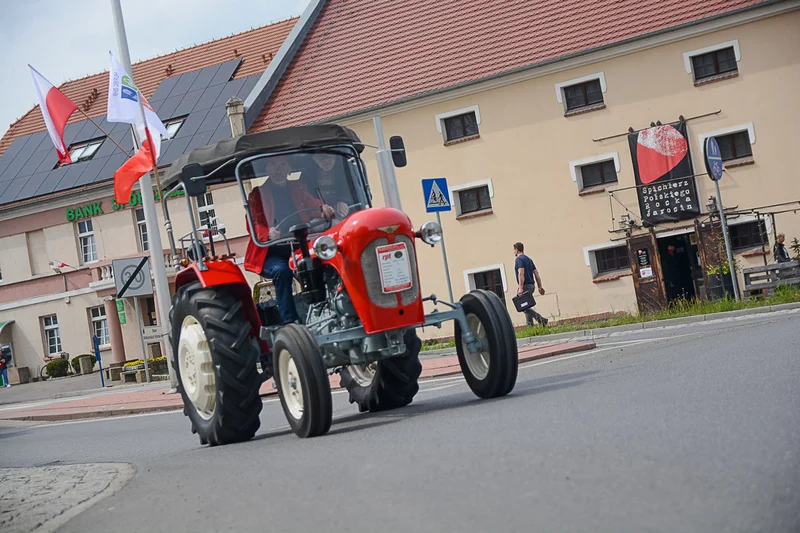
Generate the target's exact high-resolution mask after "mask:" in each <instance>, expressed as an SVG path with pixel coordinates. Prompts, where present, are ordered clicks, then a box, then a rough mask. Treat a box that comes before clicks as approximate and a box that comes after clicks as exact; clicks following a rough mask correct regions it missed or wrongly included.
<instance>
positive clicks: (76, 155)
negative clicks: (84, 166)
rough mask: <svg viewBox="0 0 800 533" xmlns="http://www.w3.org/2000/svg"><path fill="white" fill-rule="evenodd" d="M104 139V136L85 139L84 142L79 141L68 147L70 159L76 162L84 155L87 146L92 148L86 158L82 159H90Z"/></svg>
mask: <svg viewBox="0 0 800 533" xmlns="http://www.w3.org/2000/svg"><path fill="white" fill-rule="evenodd" d="M105 140H106V139H105V137H104V138H102V139H94V140H91V141H86V142H82V143H79V144H77V145H75V146H74V147H72V148H70V150H69V157H70V159H71V160H72V162H73V163H77V162H78V161H79V160H80V159H81V157H83V156H84V154H85V153H86V151H87V150H88V149H89V148H92V151H91V152H90V153H89V155H88V157H86V159H84V161H89V160H90V159H92V158H93V157H94V154H96V153H97V151H98V150H99V149H100V147H101V146H102V145H103V141H105Z"/></svg>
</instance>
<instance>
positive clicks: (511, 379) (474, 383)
mask: <svg viewBox="0 0 800 533" xmlns="http://www.w3.org/2000/svg"><path fill="white" fill-rule="evenodd" d="M461 304H462V306H463V308H464V313H465V314H466V315H467V323H468V324H469V326H470V330H471V331H472V334H473V335H474V336H475V337H476V338H477V339H479V340H481V341H482V342H483V343H484V349H483V350H481V351H480V352H478V353H470V351H469V349H468V348H467V343H466V342H465V341H464V337H463V332H462V329H461V324H460V323H459V322H456V328H455V329H456V352H457V353H458V362H459V365H460V366H461V371H462V372H463V373H464V378H465V379H466V380H467V384H468V385H469V388H470V389H472V392H474V393H475V395H476V396H478V397H480V398H497V397H499V396H505V395H506V394H508V393H509V392H511V391H512V390H513V389H514V385H515V384H516V382H517V373H518V370H519V354H518V351H517V339H516V335H515V333H514V326H513V324H512V323H511V318H510V317H509V316H508V311H507V310H506V309H505V306H504V305H503V302H502V301H500V298H498V297H497V295H496V294H494V293H493V292H489V291H483V290H476V291H472V292H470V293H469V294H465V295H464V296H463V297H462V298H461Z"/></svg>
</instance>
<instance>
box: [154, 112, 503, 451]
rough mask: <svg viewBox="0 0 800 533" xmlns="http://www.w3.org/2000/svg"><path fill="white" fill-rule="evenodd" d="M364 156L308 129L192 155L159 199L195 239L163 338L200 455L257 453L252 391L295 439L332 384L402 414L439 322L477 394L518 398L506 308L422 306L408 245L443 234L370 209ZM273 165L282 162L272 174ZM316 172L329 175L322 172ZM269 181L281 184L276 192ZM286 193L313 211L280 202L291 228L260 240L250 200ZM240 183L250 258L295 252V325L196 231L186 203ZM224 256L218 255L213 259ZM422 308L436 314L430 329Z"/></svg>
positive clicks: (321, 427) (483, 295)
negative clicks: (265, 387)
mask: <svg viewBox="0 0 800 533" xmlns="http://www.w3.org/2000/svg"><path fill="white" fill-rule="evenodd" d="M392 146H393V148H394V149H393V150H392V159H393V160H394V164H395V165H396V166H404V165H405V157H406V154H405V149H404V147H403V144H402V139H400V138H399V137H394V138H393V139H392ZM363 149H364V145H363V144H362V142H361V141H360V140H359V138H358V136H357V135H356V134H355V133H354V132H353V131H351V130H350V129H348V128H345V127H342V126H337V125H317V126H302V127H297V128H287V129H282V130H273V131H268V132H264V133H257V134H252V135H244V136H241V137H238V138H235V139H227V140H223V141H220V142H218V143H217V144H215V145H211V146H206V147H202V148H198V149H195V150H193V151H192V152H190V153H188V154H184V155H183V156H181V157H180V158H179V159H178V160H177V161H175V162H174V163H173V164H172V166H171V167H170V169H169V171H168V172H167V176H166V177H165V182H164V184H165V187H166V188H167V189H169V190H168V191H167V192H166V193H165V194H164V195H163V197H164V199H166V198H167V197H168V196H169V195H170V194H171V193H173V192H175V191H178V190H179V189H183V190H184V191H185V193H186V198H187V201H188V204H189V212H190V214H191V215H192V216H191V219H192V226H191V227H192V231H191V233H190V234H188V235H186V236H184V237H183V238H181V239H180V248H181V250H182V256H183V258H184V259H183V260H182V261H181V263H180V266H179V267H178V269H179V271H178V273H177V276H176V279H175V295H174V296H173V303H172V309H171V313H170V322H171V328H172V329H171V331H172V334H171V343H172V350H173V366H174V368H175V370H176V373H177V376H178V381H179V386H178V389H179V391H180V394H181V396H182V398H183V403H184V413H185V414H186V415H187V416H188V417H189V419H190V420H191V423H192V432H193V433H197V434H199V436H200V442H201V443H203V444H211V445H215V444H226V443H231V442H237V441H243V440H247V439H250V438H252V437H253V435H255V433H256V431H257V430H258V428H259V424H260V421H259V414H260V412H261V408H262V402H261V398H260V396H259V388H260V386H261V384H262V383H263V382H264V381H266V380H267V379H269V378H273V377H274V379H275V383H276V385H277V389H278V394H279V396H280V400H281V405H282V407H283V411H284V413H285V415H286V418H287V420H288V422H289V425H290V426H291V428H292V429H293V431H294V432H295V433H296V434H297V435H298V436H299V437H313V436H317V435H322V434H324V433H326V432H327V431H328V430H329V429H330V426H331V420H332V399H331V390H330V384H329V375H330V374H333V373H337V372H338V373H339V374H340V375H341V384H342V386H343V387H346V388H347V390H348V392H349V396H350V402H351V403H356V404H358V407H359V409H360V410H361V411H370V412H372V411H380V410H387V409H394V408H397V407H403V406H405V405H408V404H409V403H411V401H412V399H413V398H414V395H415V394H416V393H417V392H418V390H419V385H418V380H419V376H420V373H421V370H422V365H421V363H420V360H419V352H420V347H421V342H420V339H419V337H418V336H417V334H416V329H417V328H419V327H424V326H435V327H440V326H441V324H442V323H443V322H445V321H448V320H453V321H455V338H456V350H457V353H458V360H459V363H460V366H461V369H462V371H463V373H464V376H465V378H466V381H467V383H468V384H469V387H470V388H471V389H472V391H473V392H474V393H475V394H476V395H477V396H479V397H481V398H495V397H499V396H504V395H506V394H508V393H509V392H510V391H511V390H512V389H513V388H514V385H515V383H516V378H517V365H518V354H517V344H516V340H515V335H514V329H513V326H512V324H511V319H510V317H509V315H508V312H507V310H506V308H505V306H504V305H503V303H502V302H501V300H500V299H499V298H498V297H497V296H496V295H495V294H494V293H491V292H487V291H481V290H476V291H472V292H470V293H469V294H466V295H465V296H463V297H462V298H461V301H460V302H457V303H451V302H445V301H441V300H438V299H437V298H436V296H435V295H431V296H428V297H424V296H423V294H422V287H421V284H420V279H419V269H418V265H417V254H416V243H417V241H422V242H423V243H424V244H427V245H430V246H434V245H435V244H436V243H437V242H439V241H440V240H441V236H442V230H441V227H440V226H439V225H438V224H437V223H435V222H426V223H425V224H423V225H422V226H421V227H420V228H419V229H418V230H415V228H414V226H413V225H412V223H411V220H410V219H409V217H408V216H407V215H406V214H405V213H403V212H402V211H400V210H398V209H393V208H389V207H372V196H371V193H370V188H369V184H368V182H367V176H366V171H365V166H364V162H363V160H362V159H361V155H360V154H361V152H362V151H363ZM320 154H322V155H324V156H325V157H319V156H320ZM272 158H280V163H281V164H280V165H277V164H276V161H277V160H272ZM323 159H324V160H325V161H326V162H325V167H326V168H324V169H323V170H324V172H322V171H320V167H319V164H320V161H321V160H323ZM331 161H333V163H331ZM275 168H282V169H283V170H281V171H280V172H281V173H282V175H281V176H280V177H279V176H278V174H277V172H279V171H276V170H274V169H275ZM323 174H325V175H327V176H328V177H331V176H333V178H334V183H333V184H332V183H331V181H330V180H328V181H327V182H324V183H323V182H321V181H320V179H319V176H321V175H323ZM284 177H285V178H286V179H288V180H289V181H290V182H294V184H293V185H292V187H293V189H292V190H295V189H298V190H299V189H302V190H303V191H305V193H306V196H305V197H306V198H307V197H308V195H311V196H312V197H314V198H318V199H319V202H316V203H315V204H314V205H312V207H302V206H303V205H304V204H303V203H302V201H300V202H294V201H292V200H294V199H296V198H295V197H291V196H289V195H287V196H285V197H283V198H271V199H270V200H269V201H270V202H272V203H271V204H270V207H271V208H272V211H270V213H272V212H277V211H282V212H283V213H286V212H287V209H288V210H289V211H290V214H289V216H285V217H283V218H282V219H281V220H278V219H277V217H276V218H275V219H274V220H270V221H269V225H270V227H271V228H274V231H272V230H270V231H269V232H268V234H265V233H264V231H262V229H261V228H259V227H258V220H257V217H260V216H262V214H263V212H264V206H263V205H258V203H259V197H260V195H259V194H253V192H252V191H253V190H255V191H260V190H261V189H260V188H259V187H264V186H266V185H267V183H268V181H269V180H270V179H273V180H281V179H283V178H284ZM315 177H316V178H317V179H316V181H315ZM234 180H235V181H236V182H237V183H238V185H239V189H240V192H241V195H242V200H243V203H244V208H245V212H246V221H247V226H248V231H249V233H250V235H251V246H256V247H261V248H267V250H279V249H280V247H283V249H284V250H286V249H288V250H289V254H288V259H287V261H288V263H289V265H290V267H291V269H292V272H291V276H292V277H293V280H291V281H290V282H291V283H293V284H294V286H295V287H296V289H297V290H295V291H294V294H293V296H292V298H293V302H294V303H295V307H296V309H297V311H298V315H299V316H300V320H297V321H295V322H293V323H289V324H284V322H285V320H284V319H285V317H282V316H281V313H280V312H279V311H278V306H277V303H276V301H275V300H274V299H270V300H268V301H266V302H257V303H256V302H254V301H253V298H252V295H251V291H250V288H249V286H248V284H247V282H246V280H245V277H244V275H243V274H242V272H241V270H240V269H239V267H238V266H237V265H236V263H235V262H234V258H233V254H231V252H230V247H229V246H228V243H227V238H226V236H225V231H224V228H222V227H221V226H216V225H215V224H212V227H200V228H198V226H197V224H196V223H195V218H196V217H195V213H194V209H193V203H192V201H191V199H192V198H194V197H198V196H202V195H203V194H205V192H206V190H207V188H208V186H211V185H216V184H221V183H228V182H232V181H234ZM276 183H277V181H276ZM321 183H322V185H321ZM276 190H277V189H276ZM276 194H277V193H276ZM326 196H327V197H326ZM287 199H288V200H287ZM163 203H164V210H165V215H166V219H167V222H166V227H167V232H168V235H169V238H170V243H171V246H172V248H173V252H174V253H176V254H177V253H178V252H177V250H176V245H175V239H174V237H173V235H172V231H171V222H170V220H169V212H168V210H167V204H166V201H165V200H164V201H163ZM298 203H299V204H300V207H298ZM273 204H274V205H273ZM306 205H307V204H306ZM320 206H322V207H320ZM328 206H331V207H328ZM222 242H224V243H225V245H226V246H227V250H226V253H221V254H218V253H217V251H216V248H217V247H218V246H221V243H222ZM263 255H266V254H263ZM426 301H430V302H432V303H433V304H434V305H438V306H440V307H444V308H445V310H438V309H437V310H434V311H433V312H431V313H429V314H427V315H426V314H425V311H424V309H423V303H424V302H426Z"/></svg>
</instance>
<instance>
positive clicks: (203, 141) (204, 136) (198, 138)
mask: <svg viewBox="0 0 800 533" xmlns="http://www.w3.org/2000/svg"><path fill="white" fill-rule="evenodd" d="M213 133H214V132H213V131H205V132H203V133H198V134H197V135H195V136H194V137H192V140H191V142H190V143H189V144H188V145H187V146H186V148H185V149H184V150H183V152H184V153H186V152H191V151H192V150H194V149H195V148H200V147H201V146H206V145H207V144H209V142H210V141H211V135H212V134H213ZM179 155H180V154H179Z"/></svg>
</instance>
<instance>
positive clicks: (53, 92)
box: [28, 65, 78, 163]
mask: <svg viewBox="0 0 800 533" xmlns="http://www.w3.org/2000/svg"><path fill="white" fill-rule="evenodd" d="M28 68H30V69H31V77H32V78H33V86H34V87H35V88H36V96H37V97H38V98H39V109H41V110H42V116H43V117H44V123H45V124H46V125H47V133H49V134H50V139H51V140H52V141H53V144H54V145H55V147H56V152H57V153H58V160H59V162H61V163H72V160H71V159H70V157H69V151H68V150H67V147H66V145H64V126H66V125H67V120H68V119H69V117H70V115H72V113H74V112H75V110H77V109H78V106H76V105H75V104H74V103H73V102H72V100H70V99H69V98H67V97H66V96H64V93H62V92H61V91H59V90H58V89H56V88H55V87H54V86H53V84H52V83H50V82H49V81H47V80H46V79H45V78H44V76H42V75H41V74H39V73H38V72H37V71H36V69H35V68H33V67H32V66H30V65H28Z"/></svg>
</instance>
